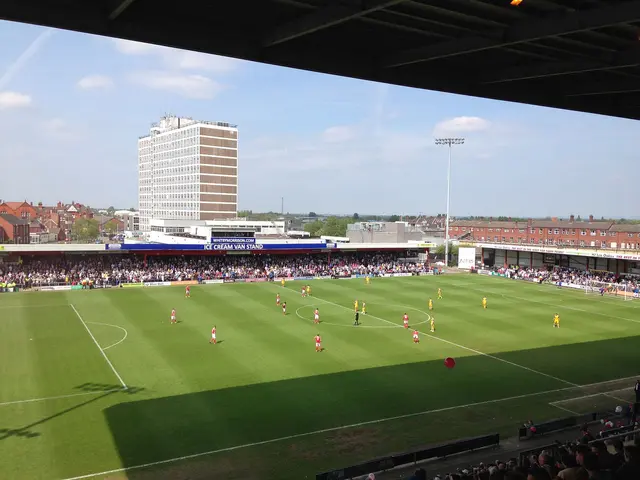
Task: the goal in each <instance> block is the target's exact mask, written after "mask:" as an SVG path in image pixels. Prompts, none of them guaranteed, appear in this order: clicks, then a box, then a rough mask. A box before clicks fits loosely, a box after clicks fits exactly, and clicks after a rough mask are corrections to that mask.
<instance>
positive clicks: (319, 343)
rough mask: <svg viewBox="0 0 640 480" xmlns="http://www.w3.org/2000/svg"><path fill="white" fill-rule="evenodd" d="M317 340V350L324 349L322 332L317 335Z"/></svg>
mask: <svg viewBox="0 0 640 480" xmlns="http://www.w3.org/2000/svg"><path fill="white" fill-rule="evenodd" d="M315 340H316V352H321V351H322V338H320V334H317V335H316V337H315Z"/></svg>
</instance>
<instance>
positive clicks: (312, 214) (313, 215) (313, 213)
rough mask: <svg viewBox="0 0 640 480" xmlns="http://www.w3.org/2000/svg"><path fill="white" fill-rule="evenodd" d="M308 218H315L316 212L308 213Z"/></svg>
mask: <svg viewBox="0 0 640 480" xmlns="http://www.w3.org/2000/svg"><path fill="white" fill-rule="evenodd" d="M308 216H309V217H311V218H316V217H317V216H318V214H317V213H316V212H309V215H308Z"/></svg>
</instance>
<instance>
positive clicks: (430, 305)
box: [429, 299, 433, 310]
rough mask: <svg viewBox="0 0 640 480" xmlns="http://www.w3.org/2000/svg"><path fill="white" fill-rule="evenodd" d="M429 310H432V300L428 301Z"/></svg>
mask: <svg viewBox="0 0 640 480" xmlns="http://www.w3.org/2000/svg"><path fill="white" fill-rule="evenodd" d="M429 310H433V300H431V299H429Z"/></svg>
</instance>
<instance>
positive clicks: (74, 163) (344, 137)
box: [0, 21, 640, 218]
mask: <svg viewBox="0 0 640 480" xmlns="http://www.w3.org/2000/svg"><path fill="white" fill-rule="evenodd" d="M0 44H1V45H2V49H0V199H2V200H5V201H22V200H28V201H32V202H34V203H37V202H40V201H42V202H44V203H45V204H52V203H55V202H57V201H63V202H71V201H75V202H81V203H83V204H86V205H90V206H93V207H108V206H110V205H113V206H115V207H117V208H129V207H136V206H137V139H138V137H140V136H144V135H147V134H148V133H149V127H150V125H151V124H152V123H153V122H155V121H157V120H159V118H160V117H161V116H162V115H164V114H166V113H171V114H176V115H180V116H184V117H193V118H195V119H199V120H209V121H221V122H229V123H234V124H237V125H238V128H239V184H240V187H239V195H238V202H239V205H238V208H239V209H241V210H253V211H269V210H275V211H279V210H280V206H281V198H282V197H284V204H285V211H287V212H300V213H302V212H309V211H314V212H318V213H339V214H352V213H355V212H357V213H360V214H361V215H362V214H378V215H385V214H386V215H390V214H407V215H408V214H425V215H429V214H437V213H444V212H445V210H446V190H447V188H446V187H447V158H448V157H447V148H446V147H442V146H436V145H434V137H437V136H456V137H457V136H460V137H464V138H465V144H464V145H461V146H455V147H454V148H453V152H452V170H451V172H452V173H451V209H450V212H451V215H453V216H465V215H486V216H499V215H506V216H532V217H533V216H561V217H562V216H568V215H570V214H575V215H578V214H580V215H582V216H583V217H585V216H588V215H590V214H593V215H594V216H596V217H597V218H599V217H601V216H605V217H626V218H629V217H637V216H640V211H639V210H638V209H637V199H638V196H637V193H636V190H635V188H634V187H636V186H637V185H638V179H639V178H640V177H639V174H638V166H637V165H638V143H639V141H640V122H637V121H630V120H621V119H615V118H610V117H603V116H597V115H588V114H580V113H574V112H565V111H560V110H554V109H548V108H541V107H532V106H526V105H519V104H513V103H505V102H497V101H490V100H483V99H477V98H471V97H464V96H457V95H451V94H443V93H438V92H430V91H425V90H417V89H410V88H403V87H396V86H388V85H383V84H376V83H372V82H365V81H361V80H353V79H348V78H341V77H336V76H330V75H322V74H317V73H310V72H304V71H299V70H294V69H287V68H282V67H274V66H269V65H262V64H258V63H252V62H245V61H240V60H235V59H230V58H224V57H216V56H212V55H203V54H199V53H193V52H187V51H181V50H175V49H169V48H165V47H158V46H151V45H145V44H140V43H133V42H128V41H123V40H114V39H109V38H103V37H98V36H91V35H85V34H79V33H74V32H67V31H61V30H52V29H47V28H42V27H37V26H31V25H22V24H17V23H11V22H4V21H0Z"/></svg>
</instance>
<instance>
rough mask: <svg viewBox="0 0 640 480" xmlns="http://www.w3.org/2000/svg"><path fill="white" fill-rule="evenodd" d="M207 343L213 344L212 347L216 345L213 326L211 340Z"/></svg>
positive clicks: (214, 327)
mask: <svg viewBox="0 0 640 480" xmlns="http://www.w3.org/2000/svg"><path fill="white" fill-rule="evenodd" d="M209 343H213V344H214V345H215V344H216V343H217V341H216V326H215V325H214V326H213V328H212V329H211V340H209Z"/></svg>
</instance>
